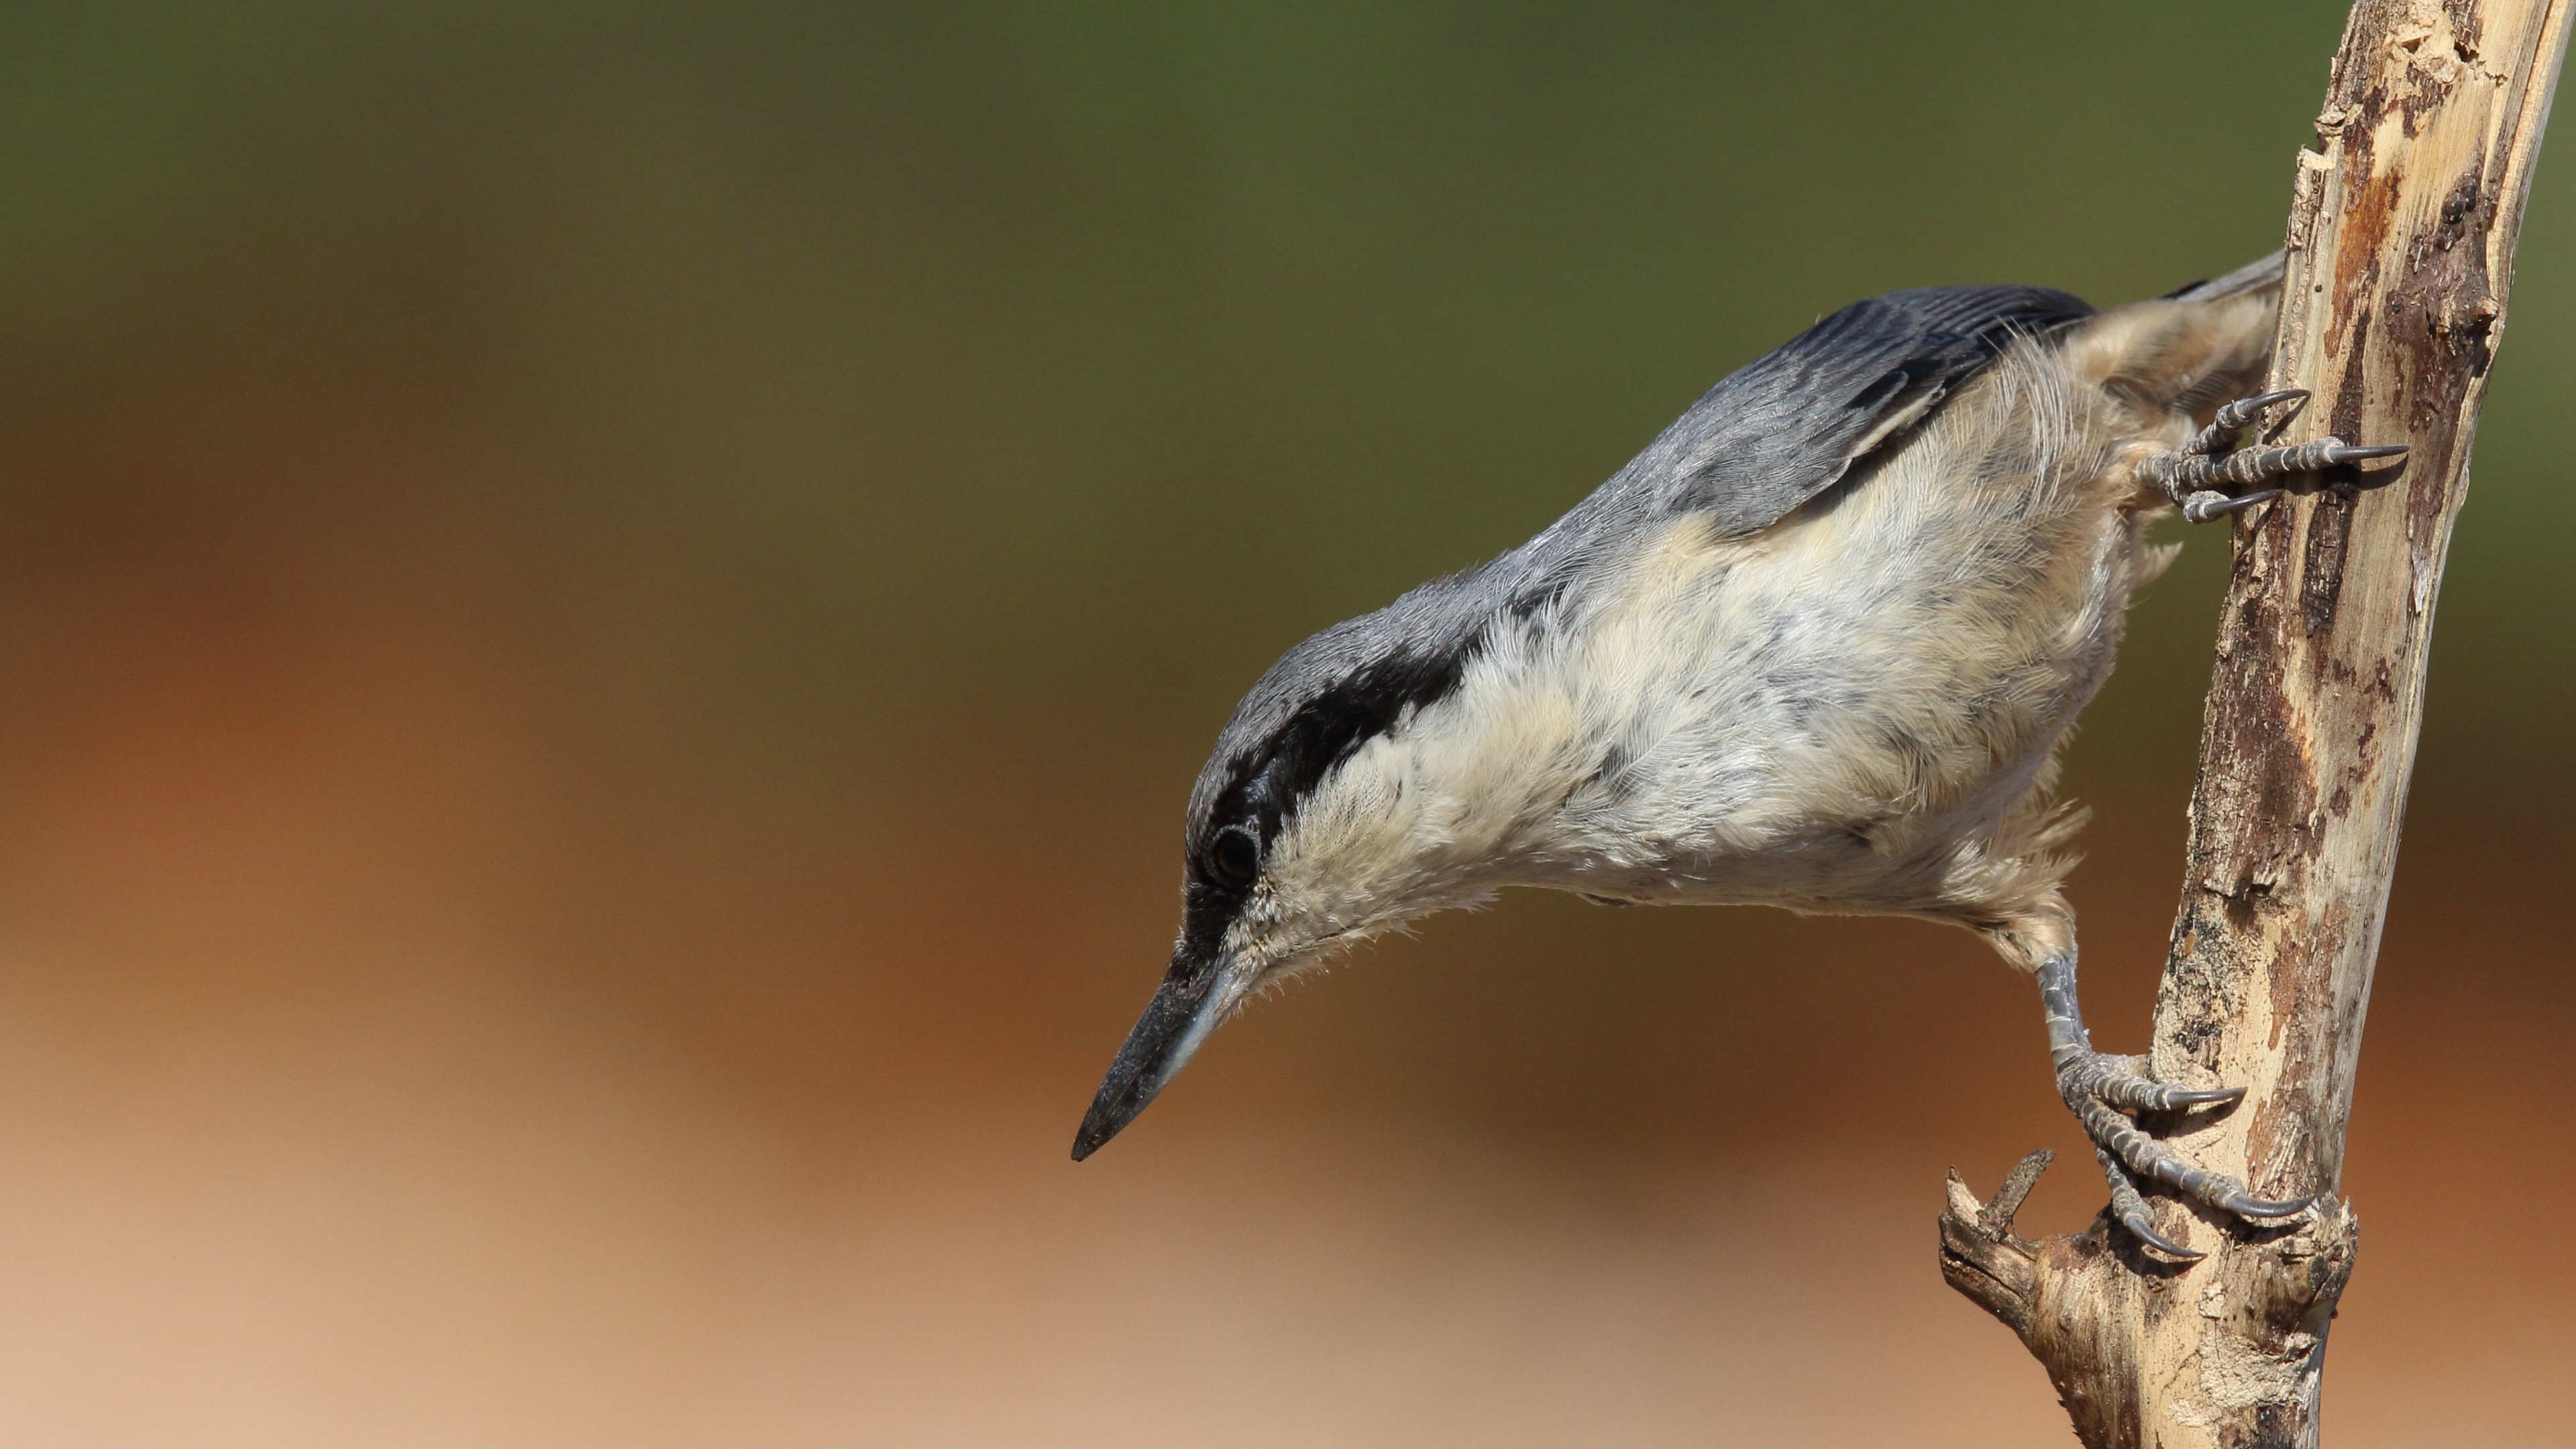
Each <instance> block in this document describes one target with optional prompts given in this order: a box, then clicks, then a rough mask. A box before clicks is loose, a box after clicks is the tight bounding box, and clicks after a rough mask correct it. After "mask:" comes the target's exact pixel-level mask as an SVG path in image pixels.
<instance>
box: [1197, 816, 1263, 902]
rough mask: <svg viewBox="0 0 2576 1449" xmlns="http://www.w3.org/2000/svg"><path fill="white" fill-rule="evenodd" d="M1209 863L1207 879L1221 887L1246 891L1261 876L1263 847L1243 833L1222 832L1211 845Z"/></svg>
mask: <svg viewBox="0 0 2576 1449" xmlns="http://www.w3.org/2000/svg"><path fill="white" fill-rule="evenodd" d="M1207 863H1208V876H1209V878H1211V879H1213V880H1214V881H1215V882H1216V883H1217V884H1218V885H1221V886H1223V887H1225V888H1226V889H1227V890H1230V891H1239V890H1245V889H1248V888H1250V886H1251V885H1252V882H1253V879H1254V877H1256V876H1258V875H1260V874H1261V847H1259V846H1257V845H1255V844H1253V843H1252V837H1251V836H1249V835H1247V834H1245V833H1244V832H1242V831H1240V830H1226V831H1221V832H1219V833H1218V835H1217V837H1216V839H1215V840H1213V841H1211V842H1209V843H1208V855H1207Z"/></svg>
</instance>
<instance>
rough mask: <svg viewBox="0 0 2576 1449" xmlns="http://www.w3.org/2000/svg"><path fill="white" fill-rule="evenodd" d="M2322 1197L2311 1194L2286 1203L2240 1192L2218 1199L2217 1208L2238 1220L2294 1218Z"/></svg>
mask: <svg viewBox="0 0 2576 1449" xmlns="http://www.w3.org/2000/svg"><path fill="white" fill-rule="evenodd" d="M2322 1196H2324V1194H2323V1193H2314V1192H2312V1193H2309V1194H2308V1195H2307V1196H2306V1197H2302V1198H2293V1199H2291V1200H2290V1201H2288V1202H2274V1201H2272V1200H2271V1199H2269V1198H2260V1197H2250V1196H2248V1195H2246V1194H2245V1193H2242V1192H2231V1193H2229V1194H2228V1195H2227V1196H2225V1197H2223V1198H2221V1199H2219V1201H2218V1206H2220V1207H2223V1208H2225V1209H2227V1210H2228V1211H2229V1212H2232V1213H2234V1214H2236V1215H2237V1216H2238V1217H2240V1218H2263V1219H2274V1218H2294V1217H2297V1216H2298V1215H2299V1214H2301V1213H2303V1212H2306V1211H2307V1210H2308V1209H2309V1207H2310V1206H2312V1205H2314V1204H2315V1202H2316V1200H2317V1199H2318V1198H2320V1197H2322Z"/></svg>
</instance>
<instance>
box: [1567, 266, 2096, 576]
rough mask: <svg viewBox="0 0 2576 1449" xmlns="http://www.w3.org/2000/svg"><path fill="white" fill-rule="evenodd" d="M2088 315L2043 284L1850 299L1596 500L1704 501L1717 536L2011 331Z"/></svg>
mask: <svg viewBox="0 0 2576 1449" xmlns="http://www.w3.org/2000/svg"><path fill="white" fill-rule="evenodd" d="M2091 315H2093V309H2092V307H2090V306H2089V305H2087V304H2086V303H2085V302H2084V301H2083V300H2081V299H2080V298H2076V297H2071V296H2068V295H2067V294H2066V293H2064V292H2053V291H2050V290H2048V289H2047V288H2044V287H1923V288H1918V289H1915V290H1912V291H1905V292H1890V293H1888V294H1886V295H1885V296H1881V297H1872V298H1870V299H1869V300H1868V301H1865V302H1855V303H1853V304H1852V305H1850V306H1848V307H1845V308H1844V309H1842V310H1841V311H1839V312H1836V313H1834V314H1833V315H1832V316H1830V317H1827V318H1826V319H1825V320H1823V321H1821V322H1819V323H1817V324H1816V325H1815V326H1813V327H1810V328H1808V329H1807V330H1806V331H1805V332H1802V333H1800V334H1799V335H1798V336H1797V337H1795V338H1792V339H1791V340H1790V341H1788V342H1787V343H1785V344H1783V345H1782V346H1780V347H1778V348H1776V349H1774V350H1773V351H1771V352H1770V353H1767V354H1765V355H1764V356H1762V357H1760V358H1757V359H1756V360H1754V361H1753V362H1752V363H1750V364H1748V365H1746V366H1745V367H1743V368H1742V369H1740V370H1738V371H1737V372H1735V373H1734V374H1732V375H1730V376H1729V377H1727V378H1726V379H1725V380H1724V381H1723V382H1720V383H1719V384H1718V385H1717V386H1715V387H1713V388H1710V389H1709V390H1708V392H1707V393H1706V394H1705V395H1703V396H1702V397H1701V398H1700V400H1699V401H1698V402H1696V403H1693V404H1691V406H1690V409H1689V411H1687V412H1684V413H1683V414H1682V415H1681V417H1680V418H1678V419H1676V420H1675V421H1674V423H1673V425H1672V426H1671V427H1668V428H1666V429H1664V431H1663V434H1662V435H1661V436H1659V437H1657V438H1656V439H1655V441H1654V442H1652V443H1650V444H1648V445H1647V447H1646V450H1645V451H1644V452H1642V453H1640V454H1638V455H1637V457H1636V459H1635V461H1633V462H1631V463H1629V465H1628V466H1627V467H1626V468H1623V469H1621V470H1620V472H1619V475H1618V476H1617V477H1615V478H1613V479H1611V480H1610V481H1609V482H1608V483H1607V484H1604V485H1603V486H1602V488H1601V490H1600V493H1599V494H1596V495H1595V501H1597V502H1599V503H1601V504H1604V505H1609V506H1610V507H1611V508H1612V509H1613V511H1615V512H1616V513H1618V514H1622V515H1626V516H1629V517H1635V516H1637V515H1638V514H1639V513H1644V514H1647V515H1655V514H1670V513H1682V512H1693V513H1696V512H1705V513H1709V514H1712V515H1714V516H1715V522H1716V524H1717V528H1718V532H1719V534H1720V536H1722V537H1723V536H1733V535H1741V534H1747V533H1754V532H1758V531H1760V530H1762V529H1765V528H1768V527H1770V526H1771V525H1772V524H1774V523H1776V522H1778V521H1779V520H1780V519H1781V518H1782V517H1784V516H1786V515H1787V514H1788V513H1789V512H1790V511H1791V510H1792V509H1795V508H1797V507H1798V506H1799V505H1800V504H1803V503H1805V502H1806V501H1807V500H1809V499H1811V498H1813V497H1815V496H1816V495H1817V494H1819V493H1821V492H1823V491H1824V490H1825V489H1827V488H1830V487H1832V486H1833V485H1834V483H1835V482H1837V481H1838V480H1840V479H1841V478H1842V477H1843V475H1844V474H1845V473H1847V472H1849V471H1850V470H1851V468H1852V467H1853V466H1854V465H1855V464H1858V463H1861V462H1863V461H1864V460H1866V459H1868V458H1869V457H1870V456H1871V455H1872V454H1874V453H1876V452H1877V451H1878V450H1879V449H1880V448H1882V447H1884V446H1886V445H1887V443H1888V442H1889V441H1891V440H1892V439H1894V438H1896V437H1898V436H1900V435H1902V434H1903V433H1904V432H1905V431H1906V430H1907V429H1909V428H1911V427H1913V426H1914V425H1915V424H1917V423H1919V422H1921V421H1922V420H1923V419H1924V418H1925V417H1927V416H1929V415H1930V414H1931V412H1932V410H1933V409H1934V408H1936V407H1938V406H1939V405H1940V403H1941V400H1942V399H1943V398H1945V397H1947V396H1949V395H1950V393H1951V392H1953V391H1955V390H1956V389H1957V388H1958V387H1959V385H1960V384H1962V383H1964V382H1966V381H1967V379H1968V378H1969V377H1971V376H1973V375H1974V374H1975V373H1976V372H1977V370H1978V369H1979V368H1982V367H1984V366H1985V365H1986V364H1987V363H1988V362H1991V361H1992V360H1993V359H1994V357H1995V354H1996V353H1997V352H1999V351H2001V350H2002V348H2003V346H2004V344H2005V343H2006V342H2007V341H2009V340H2010V339H2011V338H2012V337H2013V336H2015V335H2016V334H2021V333H2031V332H2046V331H2050V330H2052V329H2054V328H2057V327H2061V326H2063V325H2065V324H2066V323H2068V322H2072V321H2075V320H2076V319H2078V318H2082V317H2089V316H2091ZM1577 511H1578V512H1581V511H1583V510H1577ZM1567 521H1568V522H1573V521H1574V520H1573V519H1572V518H1569V519H1568V520H1567Z"/></svg>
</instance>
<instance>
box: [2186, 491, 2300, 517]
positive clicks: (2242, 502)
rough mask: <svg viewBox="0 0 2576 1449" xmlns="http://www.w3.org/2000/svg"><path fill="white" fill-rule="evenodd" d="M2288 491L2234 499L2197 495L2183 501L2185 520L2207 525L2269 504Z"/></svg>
mask: <svg viewBox="0 0 2576 1449" xmlns="http://www.w3.org/2000/svg"><path fill="white" fill-rule="evenodd" d="M2288 491H2289V490H2288V489H2286V488H2266V489H2264V490H2263V491H2262V492H2260V493H2246V494H2241V495H2239V496H2237V497H2234V498H2230V497H2228V496H2227V495H2226V494H2224V493H2215V492H2212V493H2195V494H2193V495H2192V496H2191V497H2190V498H2188V499H2185V500H2184V501H2183V505H2182V516H2183V520H2184V521H2185V522H2188V523H2207V522H2209V521H2210V520H2211V519H2214V518H2225V517H2226V516H2227V515H2229V514H2231V513H2243V512H2244V511H2245V510H2246V509H2248V508H2251V507H2253V506H2254V505H2255V504H2257V503H2269V502H2271V501H2272V500H2273V499H2275V498H2278V497H2280V496H2281V495H2282V494H2284V493H2286V492H2288Z"/></svg>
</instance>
